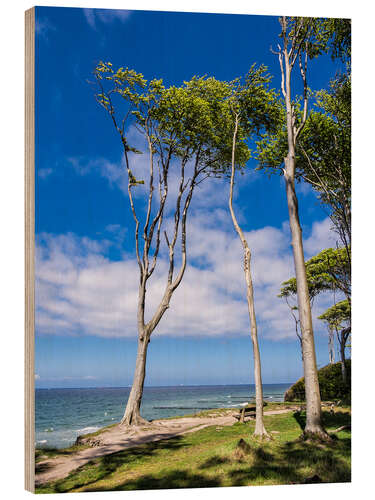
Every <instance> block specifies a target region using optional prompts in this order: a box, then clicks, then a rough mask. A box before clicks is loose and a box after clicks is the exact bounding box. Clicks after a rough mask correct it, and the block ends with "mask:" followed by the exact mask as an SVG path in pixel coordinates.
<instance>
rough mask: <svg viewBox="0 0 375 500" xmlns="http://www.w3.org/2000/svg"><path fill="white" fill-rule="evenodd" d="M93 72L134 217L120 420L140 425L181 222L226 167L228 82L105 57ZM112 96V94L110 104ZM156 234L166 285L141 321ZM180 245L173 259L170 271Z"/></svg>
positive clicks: (182, 258) (182, 262)
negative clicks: (181, 76) (136, 139)
mask: <svg viewBox="0 0 375 500" xmlns="http://www.w3.org/2000/svg"><path fill="white" fill-rule="evenodd" d="M94 75H95V77H96V84H97V87H98V92H97V94H96V99H97V101H98V102H99V104H100V105H101V106H102V107H103V108H104V109H105V110H106V111H107V112H108V114H109V116H110V118H111V121H112V123H113V125H114V127H115V130H116V131H117V133H118V134H119V137H120V140H121V143H122V149H123V154H124V159H125V168H126V172H127V176H128V198H129V204H130V209H131V213H132V216H133V219H134V223H135V229H134V243H135V253H136V258H137V262H138V267H139V290H138V305H137V329H138V351H137V358H136V366H135V372H134V379H133V385H132V388H131V391H130V395H129V398H128V402H127V405H126V409H125V413H124V416H123V418H122V421H121V423H122V424H123V425H139V424H144V423H145V422H146V421H145V420H144V419H143V418H142V417H141V415H140V406H141V401H142V395H143V387H144V380H145V375H146V357H147V349H148V344H149V342H150V338H151V335H152V333H153V331H154V330H155V328H156V327H157V325H158V324H159V322H160V321H161V319H162V317H163V316H164V314H165V312H166V311H167V309H168V308H169V307H170V301H171V298H172V295H173V293H174V291H175V290H176V288H177V287H178V286H179V285H180V283H181V281H182V278H183V276H184V272H185V269H186V260H187V231H186V223H187V217H188V212H189V207H190V204H191V200H192V197H193V193H194V190H195V188H196V186H197V185H198V184H199V183H200V182H202V180H203V179H204V178H206V177H207V176H209V175H211V174H212V173H213V172H214V173H219V172H220V171H221V170H222V169H228V168H229V166H230V161H231V123H232V122H231V116H230V113H229V112H228V102H227V100H226V99H227V97H228V96H229V95H231V93H232V85H231V84H229V83H226V82H220V81H218V80H216V79H214V78H196V77H194V78H193V79H192V80H191V81H190V82H185V83H184V85H182V86H181V87H174V86H173V87H170V88H165V87H164V86H163V82H162V80H151V81H150V82H147V81H146V80H145V79H144V77H143V75H142V74H140V73H136V72H135V71H134V70H129V69H127V68H126V69H124V68H119V69H118V70H116V71H115V70H114V69H113V68H112V64H111V63H103V62H101V63H100V64H99V65H98V66H97V67H96V69H95V72H94ZM115 99H118V100H117V101H116V102H117V104H116V106H115ZM121 104H122V106H123V109H121ZM119 109H120V110H121V111H119ZM119 116H121V118H119ZM130 125H133V126H134V127H136V129H137V130H138V132H139V133H140V134H141V135H142V136H143V138H144V139H145V140H146V143H147V153H146V154H147V155H148V161H149V172H148V176H147V178H146V179H138V176H139V173H138V172H137V171H136V167H135V166H134V165H135V162H134V155H135V154H138V153H140V151H137V150H136V149H135V148H134V147H133V146H132V145H131V144H130V143H129V126H130ZM238 158H239V161H240V163H241V164H244V163H245V162H246V161H247V159H248V156H247V148H246V147H245V146H241V147H240V149H239V152H238ZM171 171H174V172H175V173H176V174H177V172H178V175H179V183H178V188H177V193H176V194H175V197H174V206H175V208H174V213H173V222H172V229H171V231H170V233H169V234H168V232H167V230H165V229H164V230H163V227H164V226H163V219H164V217H165V209H166V204H167V199H169V200H170V198H171V194H170V189H169V180H170V175H171ZM141 186H143V192H142V195H141V196H140V201H138V206H137V203H136V199H135V197H134V194H133V192H134V190H135V189H142V188H141ZM155 193H156V195H155ZM138 198H139V197H138ZM170 201H171V200H170ZM142 218H143V224H142V223H141V219H142ZM162 234H164V239H165V243H166V249H167V252H168V266H167V267H168V271H167V273H166V276H165V288H164V292H163V294H162V296H161V297H160V302H159V304H158V306H157V308H156V310H155V311H153V313H152V314H151V317H150V319H148V320H146V318H145V308H146V298H147V293H146V292H147V288H146V287H147V284H148V281H149V280H150V278H151V276H152V274H153V272H154V270H155V268H156V265H157V261H158V257H159V250H160V247H161V235H162ZM142 240H143V241H142ZM178 242H179V248H178ZM178 249H179V265H178V269H177V271H175V265H176V252H177V251H178Z"/></svg>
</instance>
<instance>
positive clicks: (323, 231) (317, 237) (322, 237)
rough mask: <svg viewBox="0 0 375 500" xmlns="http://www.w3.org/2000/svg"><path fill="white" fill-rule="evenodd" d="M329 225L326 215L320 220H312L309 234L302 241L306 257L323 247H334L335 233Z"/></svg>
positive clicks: (329, 221) (330, 223) (330, 224)
mask: <svg viewBox="0 0 375 500" xmlns="http://www.w3.org/2000/svg"><path fill="white" fill-rule="evenodd" d="M331 226H332V222H331V220H330V219H329V218H328V217H327V218H326V219H324V220H322V221H320V222H314V224H313V226H312V230H311V235H310V236H309V237H308V238H307V239H306V240H304V243H303V247H304V251H305V255H306V259H308V258H310V257H312V256H313V255H316V254H317V253H319V252H320V251H321V250H323V249H324V248H334V247H336V241H337V235H336V234H335V233H334V232H333V231H332V229H331Z"/></svg>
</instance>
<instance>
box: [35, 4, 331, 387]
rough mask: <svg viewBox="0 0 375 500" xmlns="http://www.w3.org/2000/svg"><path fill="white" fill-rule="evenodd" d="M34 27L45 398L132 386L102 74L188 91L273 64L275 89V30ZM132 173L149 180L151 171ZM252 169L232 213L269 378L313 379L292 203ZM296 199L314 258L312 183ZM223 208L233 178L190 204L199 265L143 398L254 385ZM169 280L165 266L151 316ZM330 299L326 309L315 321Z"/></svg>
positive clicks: (128, 292) (152, 353) (152, 15)
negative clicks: (186, 85)
mask: <svg viewBox="0 0 375 500" xmlns="http://www.w3.org/2000/svg"><path fill="white" fill-rule="evenodd" d="M36 27H37V28H36V31H37V35H36V51H37V58H36V79H37V94H36V107H37V111H36V167H37V171H36V237H37V267H36V270H37V312H36V363H35V364H36V368H35V369H36V385H37V387H38V386H39V387H84V386H104V385H117V386H121V385H129V384H130V383H131V380H132V374H133V367H134V362H135V353H136V331H135V324H136V321H135V319H136V318H135V314H134V312H135V309H134V308H135V299H136V288H137V267H136V265H135V261H134V255H133V250H134V245H133V236H132V234H133V224H132V219H131V213H130V210H129V205H128V200H127V196H126V192H125V191H126V190H125V177H124V171H123V168H122V163H121V161H122V159H121V144H120V143H119V140H118V137H117V136H116V134H115V132H114V130H113V128H112V126H111V123H110V122H109V120H108V117H107V116H106V115H105V113H104V111H103V110H102V109H101V108H100V107H99V106H98V104H97V103H96V101H95V99H94V91H93V88H92V87H91V86H90V84H89V83H88V81H89V80H90V79H92V76H91V75H92V71H93V69H94V67H95V65H96V63H98V62H99V61H100V60H105V61H111V62H112V63H113V65H114V66H115V67H117V66H125V67H126V66H127V67H129V68H134V69H135V70H136V71H138V72H141V73H143V74H144V75H145V77H146V78H147V79H151V78H155V77H157V78H163V79H164V82H165V85H171V84H174V85H179V84H181V83H182V82H183V81H184V80H188V79H190V78H191V77H192V76H193V75H205V74H207V75H210V76H215V77H216V78H218V79H224V80H231V79H233V78H235V77H237V76H241V75H244V74H245V73H246V72H247V70H248V69H249V67H250V65H251V64H252V63H254V62H255V63H258V64H261V63H263V64H266V65H267V66H268V68H269V71H270V72H271V74H273V75H274V81H273V86H274V87H276V88H279V82H280V76H279V71H280V70H279V66H278V60H277V57H276V56H274V55H273V54H272V53H271V52H270V46H271V45H272V44H273V45H275V44H276V43H277V40H278V32H279V24H278V20H277V18H276V17H266V16H240V15H222V14H221V15H214V14H187V13H162V12H145V11H105V10H90V9H72V8H43V7H38V8H37V9H36ZM339 69H340V67H339V63H336V62H335V63H332V61H331V60H330V59H329V58H328V57H320V58H319V59H318V60H317V61H314V62H312V64H311V65H310V68H309V86H310V87H311V88H312V89H313V90H317V89H320V88H323V87H327V86H328V83H329V80H330V78H332V77H333V76H334V75H335V73H336V71H337V70H339ZM295 90H296V91H298V90H299V88H298V86H297V87H296V89H295ZM131 133H132V132H131ZM134 141H135V142H137V141H138V142H139V141H140V140H139V137H137V136H136V135H134ZM137 161H138V167H139V168H140V169H142V168H143V165H142V162H143V161H144V160H143V158H142V157H141V158H140V159H138V160H137ZM248 166H249V169H248V172H247V174H246V175H245V176H244V177H242V178H239V179H238V183H237V190H236V199H235V204H236V210H237V213H238V215H239V218H240V221H241V224H242V227H243V229H244V230H245V231H246V232H247V236H248V239H249V243H250V246H251V248H252V250H253V270H254V284H255V300H256V308H257V313H258V323H259V335H260V345H261V356H262V367H263V381H264V382H265V383H277V382H293V381H294V380H295V379H296V378H298V377H299V376H301V374H302V366H301V361H300V352H299V345H298V342H297V340H296V336H295V333H294V323H293V320H292V319H291V317H290V313H289V311H288V309H287V307H286V306H285V305H284V304H283V302H282V301H281V300H280V299H278V298H277V297H276V295H277V292H278V289H279V286H280V283H281V281H283V280H284V279H287V278H288V277H290V276H291V275H293V263H292V257H291V249H290V235H289V228H288V224H287V221H288V214H287V206H286V201H285V190H284V186H283V183H282V181H281V179H280V178H279V177H277V176H275V177H273V178H271V179H269V178H268V177H267V176H266V175H265V174H263V173H260V172H257V173H256V172H254V170H253V168H254V166H255V165H254V163H253V162H249V165H248ZM298 194H299V201H300V215H301V221H302V226H303V234H304V240H305V250H306V255H307V257H310V256H312V255H314V254H315V253H317V252H318V251H320V250H321V249H323V248H325V247H327V246H332V245H333V244H334V242H335V238H334V236H333V235H332V233H331V232H330V224H329V221H328V219H327V214H326V213H325V212H324V211H323V210H322V208H321V207H320V206H319V204H318V203H317V200H316V198H315V195H314V193H313V192H312V191H311V189H309V188H308V187H307V186H303V185H301V186H299V187H298ZM227 195H228V185H227V184H226V183H225V182H223V181H218V182H216V183H215V184H213V182H207V183H203V184H202V186H201V188H200V189H199V190H198V191H197V192H196V193H195V195H194V198H193V202H192V207H191V213H190V222H189V227H188V233H189V234H188V237H189V236H190V239H189V240H188V245H189V246H188V259H189V260H188V268H187V271H186V275H185V277H184V280H183V282H182V284H181V285H180V287H179V289H178V290H177V291H176V293H175V296H174V297H173V299H172V302H171V309H170V311H168V313H167V315H166V316H165V317H164V318H163V319H162V321H161V323H160V325H159V326H158V328H157V331H155V333H154V335H153V337H152V339H151V343H150V347H149V357H148V371H147V378H146V384H148V385H174V384H206V383H209V384H215V383H217V384H224V383H228V384H231V383H248V382H250V383H252V382H253V367H252V362H251V343H250V339H249V326H248V317H247V312H246V302H245V290H244V284H243V274H242V260H241V248H240V245H239V242H238V241H237V237H236V235H235V233H234V230H233V228H232V226H231V222H230V219H229V215H228V212H227V202H226V200H227ZM141 196H142V192H141V191H140V194H139V196H138V198H137V200H136V202H137V204H138V205H140V204H141V202H142V198H141ZM202 263H203V264H202ZM197 281H198V282H199V287H197V285H196V283H197ZM162 282H163V261H162V259H161V265H160V268H159V270H158V272H157V273H156V275H155V279H154V281H153V283H152V284H151V286H150V300H149V311H152V309H153V307H155V305H156V304H157V300H158V297H159V296H160V294H159V295H158V291H160V286H161V283H162ZM330 301H331V299H330V298H329V297H322V298H321V299H320V301H317V303H316V304H315V305H314V311H313V315H314V317H316V316H318V315H319V314H320V313H321V312H322V311H323V310H324V309H325V308H326V307H327V306H328V305H330V303H331V302H330ZM202 306H203V307H202ZM192 318H193V319H192ZM316 347H317V357H318V364H319V365H320V366H323V365H325V364H326V363H327V362H328V348H327V334H326V331H325V328H324V326H323V325H321V324H319V322H318V321H316Z"/></svg>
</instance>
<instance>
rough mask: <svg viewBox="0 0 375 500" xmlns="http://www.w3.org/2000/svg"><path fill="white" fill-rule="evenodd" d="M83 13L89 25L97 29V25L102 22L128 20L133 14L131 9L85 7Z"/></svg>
mask: <svg viewBox="0 0 375 500" xmlns="http://www.w3.org/2000/svg"><path fill="white" fill-rule="evenodd" d="M83 15H84V16H85V18H86V21H87V23H88V24H89V26H90V27H91V28H93V29H97V25H98V24H100V23H103V24H112V23H113V22H115V21H120V22H125V21H127V20H128V19H129V17H130V16H131V11H129V10H116V9H83Z"/></svg>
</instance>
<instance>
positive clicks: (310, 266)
mask: <svg viewBox="0 0 375 500" xmlns="http://www.w3.org/2000/svg"><path fill="white" fill-rule="evenodd" d="M305 265H306V275H307V284H308V287H309V294H310V298H314V297H315V296H316V295H318V294H319V293H321V292H324V291H329V290H334V289H339V290H341V291H342V292H344V293H346V294H349V295H350V293H351V288H350V283H349V282H348V274H349V271H350V263H349V260H348V254H347V252H346V249H345V248H327V249H326V250H322V251H321V252H320V253H318V254H317V255H315V256H314V257H312V258H311V259H309V260H308V261H307V262H306V263H305ZM296 294H297V284H296V278H290V279H289V280H287V281H284V282H283V283H282V287H281V292H280V294H279V295H278V297H290V296H292V295H296Z"/></svg>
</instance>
